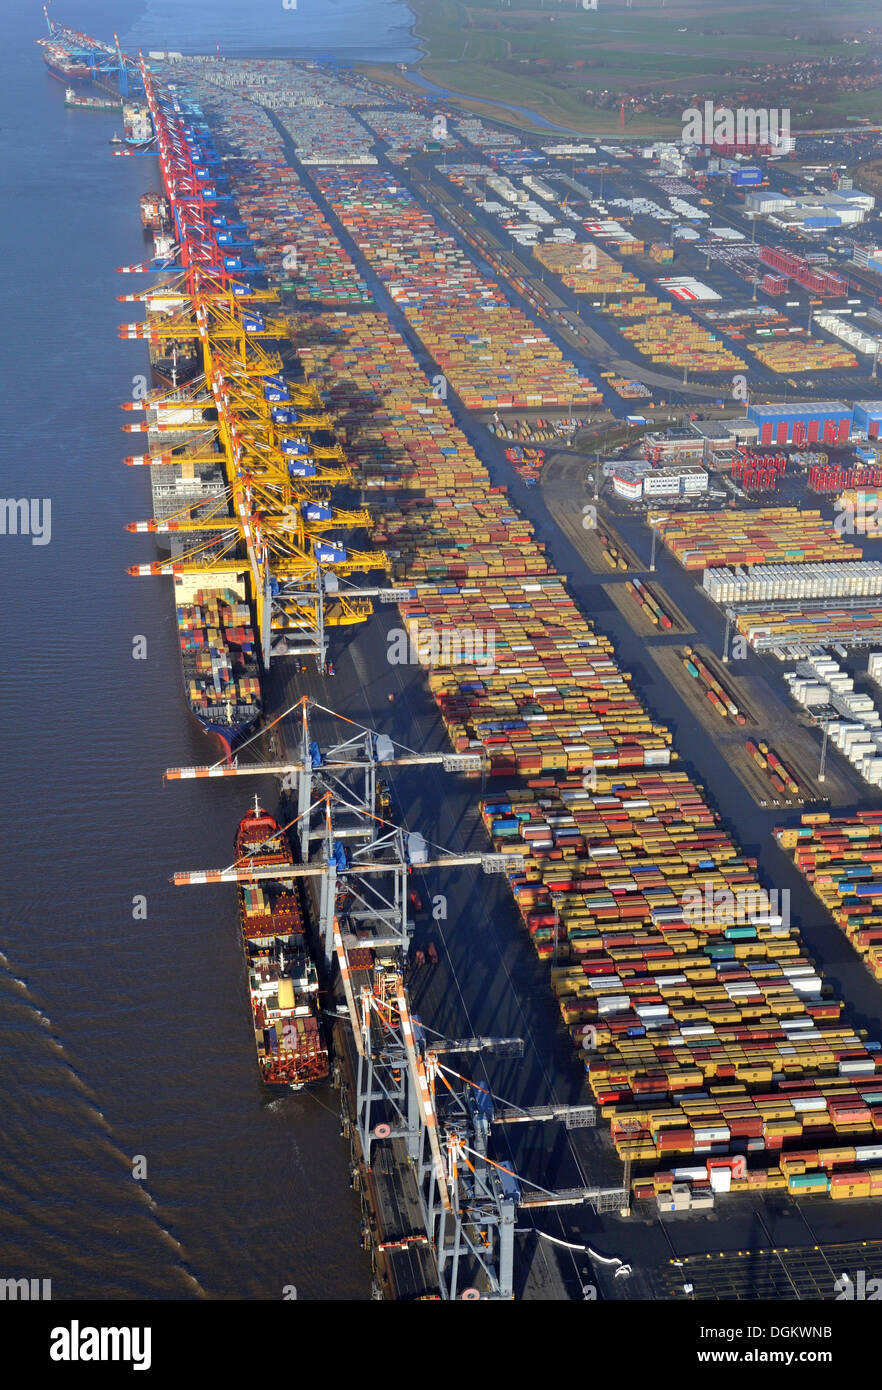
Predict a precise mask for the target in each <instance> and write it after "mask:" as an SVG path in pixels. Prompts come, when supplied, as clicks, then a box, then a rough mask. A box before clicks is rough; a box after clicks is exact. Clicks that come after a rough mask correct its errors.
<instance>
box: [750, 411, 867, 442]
mask: <svg viewBox="0 0 882 1390" xmlns="http://www.w3.org/2000/svg"><path fill="white" fill-rule="evenodd" d="M747 414H748V418H749V419H751V420H753V421H754V423H755V424H756V426H757V428H758V429H759V443H760V444H761V445H764V444H796V445H797V446H801V445H803V444H814V443H816V442H818V441H821V442H823V443H824V444H836V443H844V442H845V440H847V439H848V437H849V435H850V434H851V426H852V411H851V408H850V406H847V405H845V404H844V403H843V402H842V401H790V402H788V404H787V405H750V406H748V409H747Z"/></svg>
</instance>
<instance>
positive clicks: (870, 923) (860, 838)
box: [775, 811, 882, 1118]
mask: <svg viewBox="0 0 882 1390" xmlns="http://www.w3.org/2000/svg"><path fill="white" fill-rule="evenodd" d="M775 837H776V839H777V841H778V843H779V845H780V846H781V848H782V849H784V850H786V851H787V852H788V853H789V854H791V855H792V857H793V862H794V864H795V865H796V867H797V868H798V869H799V871H800V873H801V874H804V875H805V878H806V880H807V881H808V882H809V883H810V884H811V887H812V889H813V891H814V892H815V894H816V895H817V897H818V898H819V899H820V900H821V902H822V903H823V904H824V906H825V908H826V909H827V911H828V912H829V913H830V915H831V917H832V918H833V920H834V922H836V923H837V925H838V926H839V927H841V929H842V931H843V932H844V933H845V936H846V937H847V938H848V940H849V942H850V943H851V945H852V946H853V947H854V949H855V950H856V951H857V953H858V955H859V956H860V957H861V959H862V960H863V961H864V964H865V965H866V967H867V969H868V970H869V971H870V974H871V975H872V976H873V978H874V979H876V980H882V916H880V915H879V913H878V912H877V904H878V901H879V899H880V898H882V812H879V811H858V812H857V813H856V814H855V815H853V816H831V815H828V814H820V813H815V814H813V815H804V816H803V817H802V818H801V820H800V822H799V824H798V825H795V826H781V827H779V828H778V829H777V830H776V831H775ZM880 1118H882V1117H880Z"/></svg>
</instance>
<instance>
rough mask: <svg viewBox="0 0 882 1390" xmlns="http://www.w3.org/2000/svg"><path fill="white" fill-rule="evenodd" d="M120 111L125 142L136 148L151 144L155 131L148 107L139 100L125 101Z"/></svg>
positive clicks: (143, 147)
mask: <svg viewBox="0 0 882 1390" xmlns="http://www.w3.org/2000/svg"><path fill="white" fill-rule="evenodd" d="M122 113H123V138H124V140H125V143H126V144H127V145H131V146H132V148H133V149H138V150H140V149H145V148H146V146H148V145H150V144H152V143H153V140H154V139H155V131H154V129H153V121H152V120H151V118H150V111H149V108H148V107H147V106H145V105H144V104H143V103H142V102H139V101H127V102H124V104H123V109H122Z"/></svg>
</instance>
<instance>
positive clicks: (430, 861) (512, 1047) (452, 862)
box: [166, 697, 623, 1299]
mask: <svg viewBox="0 0 882 1390" xmlns="http://www.w3.org/2000/svg"><path fill="white" fill-rule="evenodd" d="M317 714H318V715H322V716H326V717H327V718H329V719H330V720H332V721H333V720H337V721H340V722H341V723H343V724H345V726H346V728H347V731H349V730H352V729H353V728H355V732H354V733H348V736H347V737H345V738H343V739H341V740H340V741H339V742H334V743H329V744H326V745H325V746H324V747H320V746H319V743H318V741H317V740H316V739H315V738H314V737H313V732H312V723H311V717H313V716H315V715H317ZM292 715H293V716H295V717H296V718H297V719H298V737H297V753H296V755H295V756H293V757H291V758H288V759H280V760H279V761H278V762H273V763H253V764H249V763H244V762H242V761H241V758H240V760H239V761H237V762H236V763H235V764H233V765H230V764H225V763H216V764H214V765H213V766H210V767H190V768H171V769H169V770H168V772H167V773H166V777H167V778H168V779H169V780H186V779H190V778H202V777H248V776H256V775H264V776H265V775H274V776H276V777H278V778H279V779H280V780H281V784H282V787H283V789H284V790H285V792H286V793H287V794H288V795H289V796H290V798H291V801H292V803H293V806H296V815H295V816H294V817H293V819H292V820H291V823H290V825H289V826H287V827H286V829H287V830H289V831H290V833H291V835H292V839H294V841H295V842H296V843H297V844H298V846H299V851H300V863H299V864H296V865H294V866H293V867H291V868H290V869H284V870H281V871H280V870H279V868H278V867H275V866H272V867H260V866H255V865H254V864H253V863H252V862H251V861H248V860H246V861H239V862H237V863H235V864H232V865H230V866H228V867H227V868H223V869H215V870H197V871H190V872H187V873H179V874H175V876H174V878H173V880H172V881H173V882H174V883H175V884H181V885H183V884H204V883H241V882H252V881H255V880H259V879H261V878H269V879H295V878H303V879H305V880H307V884H308V883H309V881H313V882H312V889H313V891H312V895H311V896H312V900H313V909H314V911H313V917H314V920H315V921H316V924H317V929H318V935H319V939H320V942H321V946H322V951H323V954H324V961H325V965H326V967H327V968H330V967H331V966H332V965H333V963H334V962H336V964H337V966H338V967H339V974H340V984H341V988H342V992H343V999H344V1001H345V1002H344V1003H343V1004H342V1005H341V1006H340V1010H341V1011H342V1016H343V1017H344V1018H348V1020H349V1022H350V1024H351V1027H352V1035H353V1042H354V1046H355V1050H356V1054H357V1066H356V1069H355V1070H356V1077H355V1080H356V1093H355V1096H354V1097H353V1100H354V1107H353V1115H352V1122H353V1123H354V1124H355V1125H356V1127H357V1132H358V1138H359V1145H360V1151H361V1156H362V1159H363V1162H364V1164H365V1166H366V1167H367V1168H368V1169H370V1167H371V1159H372V1154H373V1151H374V1148H375V1146H376V1145H377V1144H378V1143H396V1142H397V1143H399V1144H400V1145H401V1146H402V1148H401V1159H402V1162H406V1163H407V1164H408V1165H409V1166H411V1167H412V1171H413V1173H414V1176H415V1178H416V1180H417V1188H418V1199H419V1206H420V1211H421V1215H422V1224H423V1228H424V1231H425V1241H426V1243H427V1244H428V1246H429V1247H430V1248H431V1250H432V1253H433V1258H434V1262H435V1264H436V1266H437V1272H438V1287H439V1289H440V1292H441V1296H442V1297H443V1298H445V1299H456V1298H467V1299H469V1298H482V1297H483V1298H494V1299H510V1298H512V1297H513V1296H514V1235H515V1217H516V1213H517V1211H518V1209H519V1208H535V1207H539V1206H564V1205H581V1204H585V1203H592V1204H593V1205H594V1206H595V1207H596V1208H597V1209H601V1210H607V1209H610V1208H615V1209H618V1208H619V1207H620V1206H621V1204H622V1201H623V1192H622V1190H621V1188H616V1189H611V1188H610V1189H605V1188H592V1187H582V1188H576V1189H572V1190H568V1191H562V1192H551V1191H549V1190H547V1189H546V1188H544V1187H542V1186H540V1185H539V1184H537V1183H535V1182H531V1181H529V1180H527V1179H524V1178H522V1177H520V1176H519V1175H518V1174H517V1173H516V1172H515V1170H514V1168H513V1167H512V1165H511V1163H510V1162H504V1161H503V1160H502V1159H501V1158H500V1157H494V1156H491V1152H490V1151H491V1149H492V1148H493V1134H494V1132H495V1130H496V1129H497V1127H499V1126H510V1125H513V1124H521V1123H525V1122H533V1123H536V1122H540V1123H541V1122H553V1121H557V1122H563V1123H564V1124H565V1125H566V1126H567V1128H571V1129H573V1128H579V1127H584V1126H588V1125H593V1124H594V1123H595V1120H596V1112H595V1108H594V1107H593V1106H591V1105H582V1106H570V1105H546V1106H539V1107H534V1108H531V1109H526V1110H525V1109H520V1108H517V1107H512V1106H506V1105H501V1104H499V1103H498V1102H497V1101H496V1100H495V1099H494V1098H493V1097H492V1096H491V1094H490V1092H489V1091H488V1090H487V1088H486V1086H484V1085H483V1084H482V1083H477V1082H474V1081H471V1080H470V1079H469V1078H467V1077H465V1076H462V1075H461V1074H460V1073H459V1072H457V1071H455V1070H453V1068H452V1067H451V1066H450V1065H449V1063H448V1061H447V1060H446V1059H447V1058H448V1057H449V1056H450V1055H451V1054H463V1055H466V1054H484V1055H488V1056H507V1057H519V1056H522V1055H523V1041H522V1039H520V1038H493V1037H477V1038H458V1039H447V1038H444V1037H440V1036H431V1037H430V1032H431V1030H429V1029H427V1028H426V1027H425V1026H424V1025H423V1023H421V1021H420V1020H419V1019H417V1018H415V1017H414V1016H413V1014H412V1011H411V1007H410V999H409V993H408V990H407V987H406V985H405V980H404V973H403V972H404V962H405V957H406V954H407V950H408V947H409V944H410V939H411V934H412V931H413V923H412V921H411V920H410V918H409V914H408V908H409V894H408V887H407V883H408V875H409V873H410V871H411V868H412V867H419V868H420V869H421V870H425V871H426V872H431V871H434V870H446V869H452V868H460V867H467V866H472V867H475V868H479V869H481V870H482V872H484V873H490V874H496V873H514V872H517V871H518V870H519V869H520V868H522V867H523V857H522V856H521V855H519V854H493V853H488V854H481V853H475V854H451V853H448V852H447V851H445V850H440V851H439V850H436V849H433V848H432V847H430V846H429V845H428V844H427V843H426V841H425V839H424V837H423V836H422V835H421V834H419V833H418V832H408V831H406V830H405V829H404V828H403V827H401V826H400V825H397V824H395V823H394V822H393V821H391V820H389V819H385V818H384V817H383V816H381V815H380V814H379V813H378V809H377V792H378V783H377V772H378V769H381V770H382V771H383V772H385V771H386V770H387V769H392V768H395V767H415V766H422V765H428V764H435V765H438V766H441V767H442V768H444V770H445V771H449V772H466V773H472V774H478V773H483V771H484V766H485V765H484V755H483V754H482V753H463V754H454V753H430V754H418V753H413V752H410V751H408V750H404V749H402V748H400V747H399V746H398V745H396V744H394V743H393V741H392V740H391V739H390V738H389V737H388V736H386V735H384V734H377V733H375V732H374V731H373V730H370V729H367V728H361V727H359V726H357V725H354V724H353V721H352V720H351V719H347V718H345V717H344V716H341V715H338V714H335V712H334V711H332V710H328V709H327V708H326V707H325V706H323V705H320V704H318V703H317V702H315V701H313V700H311V699H309V698H307V697H304V698H303V699H301V700H300V701H298V703H297V704H296V705H294V706H292V708H291V709H290V710H287V711H285V716H292ZM285 716H280V718H284V717H285ZM292 809H293V807H292ZM365 947H370V948H371V951H372V952H373V967H372V968H371V969H369V970H366V969H361V968H358V967H354V966H353V965H352V963H351V960H350V956H351V953H352V952H353V950H355V949H357V948H365Z"/></svg>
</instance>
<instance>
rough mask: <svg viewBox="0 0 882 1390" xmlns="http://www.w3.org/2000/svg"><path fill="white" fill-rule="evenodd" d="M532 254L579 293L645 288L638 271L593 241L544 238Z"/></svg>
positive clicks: (629, 290)
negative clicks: (562, 242)
mask: <svg viewBox="0 0 882 1390" xmlns="http://www.w3.org/2000/svg"><path fill="white" fill-rule="evenodd" d="M533 255H534V256H535V257H536V259H537V261H538V262H539V264H540V265H542V266H544V267H545V269H546V270H550V271H552V272H553V273H554V274H555V275H558V276H559V277H560V279H561V280H562V281H563V283H564V284H565V285H566V287H567V289H570V290H575V292H576V294H634V293H635V292H636V291H638V290H642V289H643V288H644V286H643V285H642V284H641V282H640V281H639V280H638V279H637V276H636V275H632V274H631V272H630V271H629V270H625V269H624V267H623V266H621V265H620V264H619V262H618V261H615V260H613V258H612V256H608V255H607V253H606V252H605V251H601V250H600V248H599V247H597V246H595V245H594V244H593V243H592V242H577V241H574V242H570V243H569V244H568V245H563V246H555V245H554V244H553V243H551V242H544V243H543V244H542V245H540V246H535V247H534V248H533Z"/></svg>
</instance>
